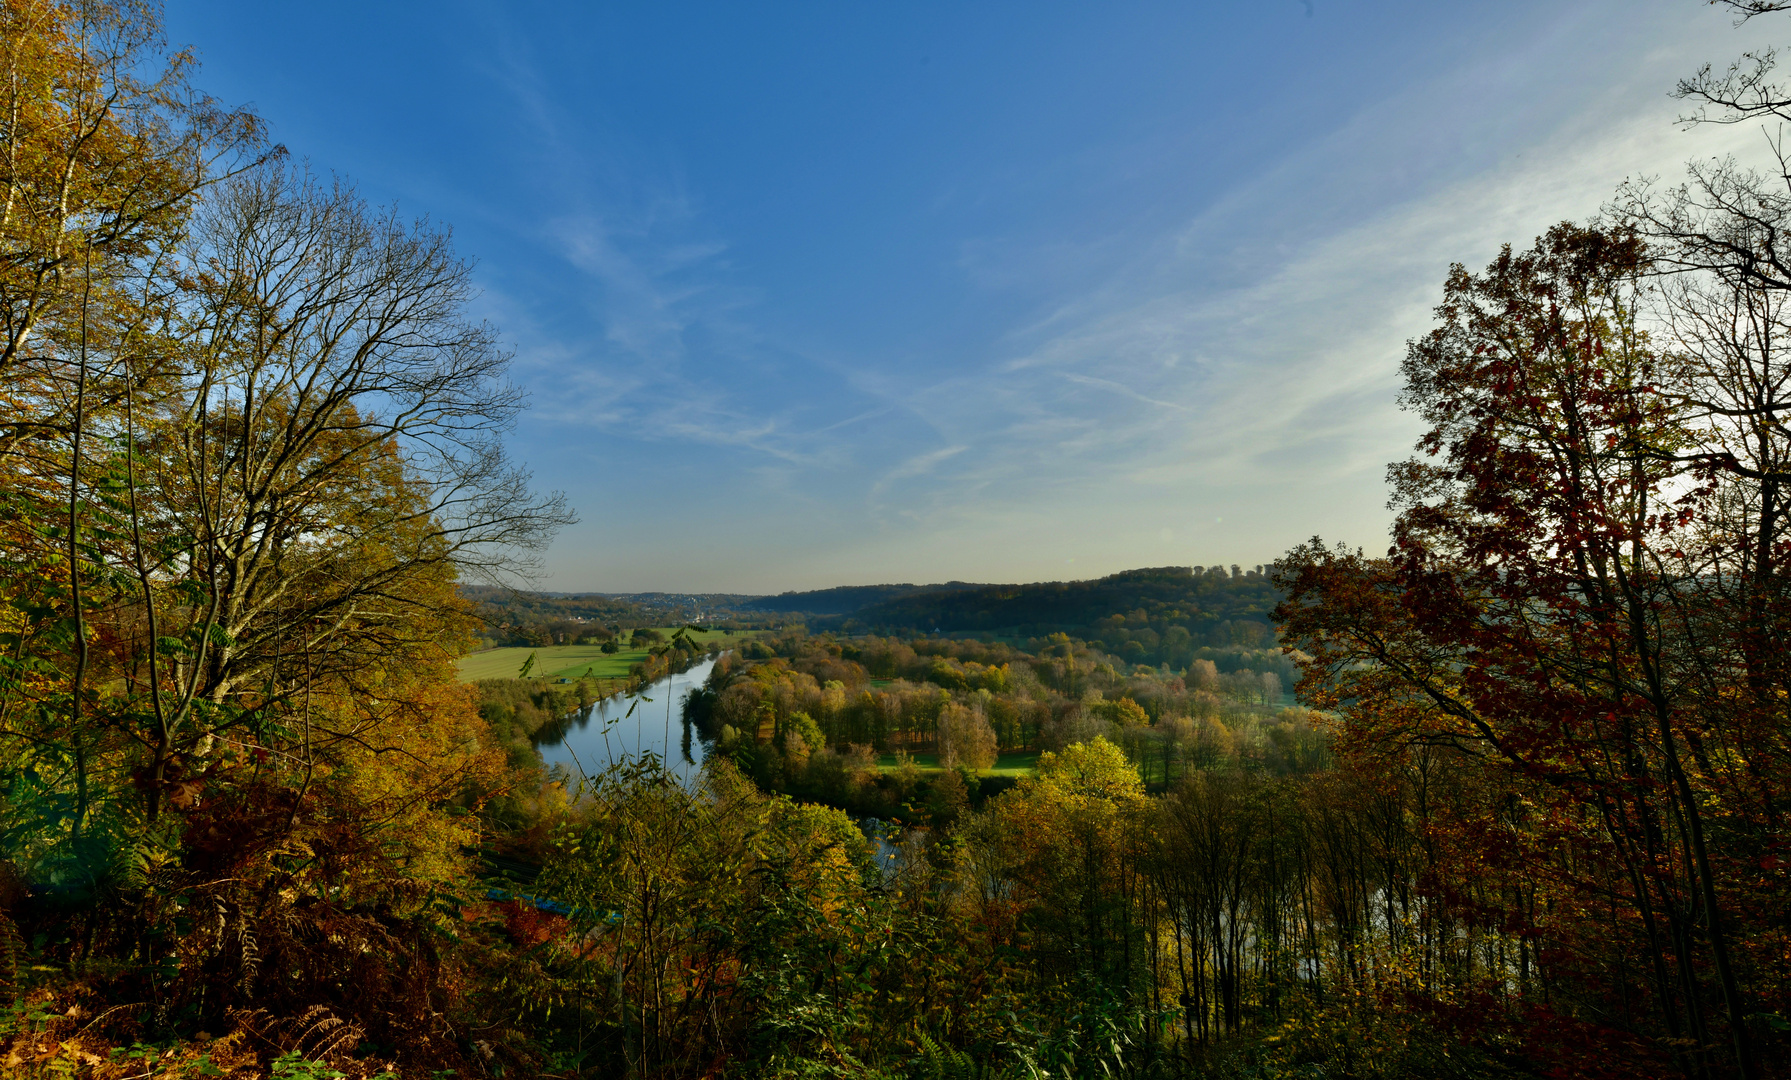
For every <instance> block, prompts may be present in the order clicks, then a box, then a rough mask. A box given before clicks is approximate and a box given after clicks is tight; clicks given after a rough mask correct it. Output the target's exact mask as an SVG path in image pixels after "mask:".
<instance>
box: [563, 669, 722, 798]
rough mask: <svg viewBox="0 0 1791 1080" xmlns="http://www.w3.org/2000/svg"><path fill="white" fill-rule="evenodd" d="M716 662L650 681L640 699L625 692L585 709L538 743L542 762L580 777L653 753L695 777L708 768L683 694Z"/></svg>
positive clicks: (698, 683)
mask: <svg viewBox="0 0 1791 1080" xmlns="http://www.w3.org/2000/svg"><path fill="white" fill-rule="evenodd" d="M714 666H715V661H713V660H704V661H703V662H702V663H700V664H697V665H696V666H695V667H693V668H691V669H690V670H689V671H682V672H679V673H678V674H676V675H668V676H666V677H665V678H663V679H660V680H658V681H656V682H653V683H650V684H648V686H647V688H646V689H645V690H643V691H641V693H640V694H639V695H638V696H636V697H630V696H628V695H626V694H623V695H620V696H617V697H612V698H605V699H604V700H602V701H599V702H598V703H597V704H595V705H593V706H591V707H590V708H588V709H580V710H579V711H578V712H576V713H574V714H573V715H572V716H570V717H568V718H567V720H566V722H565V724H564V725H563V726H560V727H559V731H558V735H557V737H556V738H553V739H552V741H546V740H544V741H541V742H538V743H536V744H535V746H536V748H537V749H539V750H540V751H541V760H542V761H544V762H546V763H547V766H548V768H552V767H553V766H555V765H564V766H566V768H567V769H568V770H569V771H570V772H571V773H572V775H573V776H575V777H576V776H578V775H579V774H580V773H581V772H583V773H588V774H592V775H595V774H597V773H600V772H602V771H603V770H604V769H605V768H607V767H609V765H611V764H612V763H613V762H615V760H616V759H617V758H619V757H621V756H622V755H624V754H626V755H628V756H629V757H639V756H640V755H642V754H646V753H653V754H658V755H659V757H660V760H662V761H664V762H665V763H666V765H667V766H668V767H670V768H671V770H672V771H673V772H675V773H677V774H678V775H679V776H681V777H683V778H685V779H689V778H690V777H692V776H695V775H696V773H697V771H698V770H699V769H701V768H702V767H703V742H702V740H701V739H699V738H697V734H696V732H695V731H694V730H692V729H689V728H686V727H685V725H684V695H685V694H687V693H689V692H690V691H691V690H694V689H696V688H697V687H700V686H702V685H703V683H704V682H705V681H706V680H707V679H708V678H709V670H710V669H711V668H713V667H714ZM631 706H632V707H633V710H634V714H633V715H632V716H630V715H628V712H629V708H630V707H631ZM544 730H550V731H551V730H552V729H551V728H549V729H544Z"/></svg>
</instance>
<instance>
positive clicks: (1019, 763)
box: [877, 750, 1039, 776]
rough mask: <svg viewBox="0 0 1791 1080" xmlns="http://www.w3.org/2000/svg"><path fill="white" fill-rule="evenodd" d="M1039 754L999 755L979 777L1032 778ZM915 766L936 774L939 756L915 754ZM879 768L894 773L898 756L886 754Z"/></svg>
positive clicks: (1017, 752) (1034, 751) (1017, 753)
mask: <svg viewBox="0 0 1791 1080" xmlns="http://www.w3.org/2000/svg"><path fill="white" fill-rule="evenodd" d="M1038 763H1039V752H1038V751H1037V750H1014V751H1010V752H1009V753H1005V754H1000V755H997V756H996V758H995V767H994V768H992V769H984V770H983V771H982V772H980V773H978V774H977V775H978V776H1031V775H1032V774H1033V770H1035V769H1036V768H1037V767H1038ZM914 765H915V767H916V768H918V769H919V770H920V771H921V772H923V773H936V772H939V771H941V770H940V768H939V755H938V754H915V755H914ZM877 767H878V768H879V769H882V770H883V771H884V772H893V771H894V770H895V767H896V756H895V755H894V754H884V755H882V756H881V757H879V758H878V759H877Z"/></svg>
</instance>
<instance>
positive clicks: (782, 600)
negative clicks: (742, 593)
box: [742, 581, 987, 615]
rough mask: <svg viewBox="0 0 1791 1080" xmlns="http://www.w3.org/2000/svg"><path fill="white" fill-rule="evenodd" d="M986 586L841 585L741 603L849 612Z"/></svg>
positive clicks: (797, 611) (788, 610)
mask: <svg viewBox="0 0 1791 1080" xmlns="http://www.w3.org/2000/svg"><path fill="white" fill-rule="evenodd" d="M981 588H987V586H983V585H973V584H970V583H969V582H964V581H948V582H946V583H945V584H943V585H908V584H902V585H840V586H837V587H835V588H831V589H814V590H811V591H809V592H785V593H779V594H777V595H776V596H760V597H755V598H753V599H752V600H750V601H749V602H747V603H746V604H744V605H742V606H743V607H745V608H747V609H748V610H751V611H771V612H780V613H784V614H791V615H851V614H853V613H855V612H859V611H863V610H864V609H865V608H868V607H871V606H873V605H877V604H884V603H888V602H890V601H892V600H898V599H901V598H903V597H908V596H914V595H917V594H922V593H926V594H932V593H942V592H960V591H963V590H966V589H981Z"/></svg>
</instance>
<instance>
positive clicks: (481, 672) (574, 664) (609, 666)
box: [460, 627, 750, 682]
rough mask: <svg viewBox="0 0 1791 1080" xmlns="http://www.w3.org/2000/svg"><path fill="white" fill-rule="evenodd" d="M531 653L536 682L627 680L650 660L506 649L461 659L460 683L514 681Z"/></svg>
mask: <svg viewBox="0 0 1791 1080" xmlns="http://www.w3.org/2000/svg"><path fill="white" fill-rule="evenodd" d="M673 629H676V628H675V627H673V628H661V629H660V631H659V632H660V633H662V634H664V635H665V636H666V637H667V638H670V637H671V636H672V630H673ZM689 636H690V639H691V640H692V641H695V642H696V643H698V644H699V645H706V644H708V643H709V642H711V641H714V640H716V639H718V638H719V639H721V640H722V641H738V640H742V639H744V638H746V637H748V636H750V635H749V634H747V633H745V632H736V633H735V634H733V635H732V636H731V637H730V636H729V635H727V634H724V633H722V632H721V631H720V630H704V631H702V632H700V633H699V632H697V631H695V630H693V631H691V632H690V634H689ZM530 653H534V654H535V667H534V669H533V670H531V671H530V672H529V677H530V678H535V679H576V678H579V677H581V676H583V675H584V674H585V673H586V671H589V672H590V674H591V677H592V678H594V679H626V678H627V677H628V669H629V668H630V667H631V666H633V665H635V664H638V663H640V662H641V661H643V660H645V659H646V658H647V650H646V649H630V648H624V649H623V650H622V651H621V652H618V653H610V654H607V655H606V654H605V653H604V652H603V650H602V649H600V648H598V647H597V646H596V645H543V646H539V647H530V646H526V645H524V646H506V647H504V648H501V649H487V650H485V651H484V652H478V653H473V654H472V655H470V656H463V657H461V658H460V681H461V682H475V681H477V680H479V679H514V678H516V675H517V672H519V671H521V670H522V665H523V662H524V661H525V660H527V659H528V658H529V654H530Z"/></svg>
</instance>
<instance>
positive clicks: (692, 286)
mask: <svg viewBox="0 0 1791 1080" xmlns="http://www.w3.org/2000/svg"><path fill="white" fill-rule="evenodd" d="M167 15H168V19H167V21H168V32H169V37H170V39H171V40H172V41H173V42H175V43H176V44H187V43H191V44H193V45H195V46H196V51H197V53H198V56H199V58H200V60H201V62H202V64H203V67H202V70H201V72H200V74H199V76H198V78H197V80H196V81H197V83H198V84H199V85H200V86H202V87H204V88H205V89H207V90H208V91H210V92H211V93H213V94H215V95H217V96H218V97H219V98H221V99H223V100H224V101H226V102H228V103H238V102H248V103H253V104H254V105H255V106H256V107H257V108H258V109H259V110H260V112H261V113H262V114H263V115H264V116H265V117H266V118H267V120H268V121H269V123H270V125H271V131H272V134H273V136H274V137H275V138H276V139H277V140H279V141H281V142H283V143H285V144H286V145H287V146H288V148H289V149H290V150H291V151H292V152H293V154H294V156H295V157H298V158H302V159H309V160H310V161H311V162H313V164H314V165H315V166H316V167H317V168H319V169H321V170H324V171H329V170H336V171H339V172H340V173H342V174H343V175H345V176H347V177H349V178H351V179H353V180H355V181H356V182H358V183H359V185H360V186H361V189H362V191H363V192H364V193H365V194H366V195H367V196H368V197H369V198H370V199H372V200H373V201H376V202H393V201H395V202H397V203H398V204H399V206H400V207H401V209H402V210H403V211H404V212H405V213H406V214H413V215H419V216H420V215H427V216H429V217H430V218H432V219H433V220H437V221H443V222H448V223H451V224H452V225H453V226H454V227H455V229H456V236H457V242H458V244H459V247H460V249H461V251H462V252H463V253H464V254H465V255H467V256H469V257H472V258H474V259H476V260H478V263H479V269H478V272H477V278H478V281H479V284H480V286H481V288H482V289H483V296H482V298H481V300H480V301H479V306H478V310H479V312H480V313H481V314H482V315H483V316H485V317H487V318H489V319H490V320H491V321H492V322H493V323H494V324H495V325H497V327H498V328H499V330H500V331H501V333H502V335H503V337H504V340H506V341H507V342H509V343H510V344H511V346H512V347H513V348H514V349H515V352H516V377H517V379H518V380H519V381H520V382H521V383H523V384H524V385H526V386H527V387H528V388H529V390H530V391H531V393H532V402H533V403H532V408H531V411H530V412H529V414H528V416H527V418H526V419H525V420H524V422H523V424H522V425H521V427H520V428H519V429H518V430H517V431H516V433H515V435H514V437H513V440H512V442H513V449H514V453H515V455H516V457H517V458H519V459H520V460H522V461H525V462H527V463H528V464H529V466H530V467H531V468H532V469H533V470H534V472H535V474H536V477H537V479H538V481H539V483H540V485H541V486H542V487H546V488H555V489H561V490H564V491H566V492H567V494H568V495H569V497H570V499H571V502H572V503H573V505H574V506H575V507H576V508H577V509H578V511H579V513H580V514H581V516H582V519H583V520H582V523H581V524H579V525H577V526H575V527H573V528H571V529H568V530H567V531H566V532H565V533H564V534H563V535H562V536H561V538H560V539H559V541H558V542H557V543H556V544H555V545H554V547H553V548H552V550H551V551H550V552H549V553H548V554H547V567H548V570H549V572H550V576H549V577H547V578H545V579H543V580H541V581H540V582H538V583H537V584H536V587H539V588H542V589H547V590H552V591H559V592H645V591H699V592H722V591H727V592H740V593H758V594H766V593H777V592H782V591H790V590H798V591H799V590H804V589H811V588H826V587H831V586H836V585H841V584H877V583H886V582H915V583H930V582H944V581H949V580H953V579H956V580H965V581H979V582H1002V583H1005V582H1021V581H1041V580H1066V579H1085V578H1095V577H1100V576H1103V575H1105V574H1108V573H1112V572H1115V571H1118V570H1124V569H1132V568H1136V567H1145V566H1165V565H1189V564H1198V565H1214V564H1224V565H1229V564H1231V563H1234V562H1236V563H1241V564H1252V565H1253V564H1255V563H1259V562H1266V561H1268V560H1272V559H1273V558H1275V557H1277V556H1278V555H1279V554H1280V553H1281V552H1282V551H1284V550H1286V549H1287V548H1288V547H1289V546H1291V545H1292V544H1295V543H1298V542H1300V541H1302V540H1304V539H1306V538H1307V537H1310V536H1312V535H1313V534H1315V533H1317V534H1322V535H1323V536H1324V537H1325V538H1326V539H1327V540H1334V541H1341V542H1345V543H1348V544H1351V545H1361V546H1364V547H1367V548H1369V549H1370V550H1376V549H1379V548H1381V547H1383V546H1384V544H1385V540H1386V527H1387V523H1388V520H1389V516H1390V515H1389V514H1388V512H1387V511H1386V509H1385V501H1386V494H1385V490H1384V484H1383V480H1382V477H1383V470H1384V468H1385V465H1386V463H1387V462H1389V461H1392V460H1395V459H1397V458H1399V457H1402V456H1404V455H1405V454H1406V453H1407V451H1408V449H1409V447H1410V445H1411V442H1412V439H1413V436H1414V435H1415V434H1416V431H1417V425H1416V424H1415V422H1414V421H1413V420H1412V419H1411V418H1409V417H1406V416H1404V415H1403V414H1401V413H1400V412H1399V410H1398V409H1397V407H1396V403H1395V396H1396V393H1397V389H1398V363H1399V360H1400V357H1401V355H1402V352H1403V343H1404V342H1405V341H1406V340H1407V339H1408V338H1410V337H1412V336H1414V335H1416V334H1419V333H1422V332H1423V331H1424V330H1425V329H1426V328H1427V325H1428V319H1429V310H1430V308H1431V306H1432V305H1434V304H1435V303H1436V301H1437V299H1438V297H1439V291H1440V283H1441V281H1442V279H1443V276H1444V274H1445V273H1446V271H1447V269H1448V266H1449V264H1450V263H1451V262H1454V261H1461V262H1464V263H1466V264H1468V265H1469V266H1478V265H1482V264H1484V263H1485V262H1486V261H1487V260H1488V259H1490V258H1491V257H1492V256H1493V255H1494V254H1495V253H1496V251H1497V248H1498V245H1499V244H1500V243H1502V242H1512V243H1516V244H1523V243H1527V242H1528V241H1529V240H1530V239H1531V238H1533V237H1534V236H1535V235H1536V234H1537V233H1539V232H1540V231H1542V230H1543V229H1544V228H1546V227H1547V226H1548V225H1550V224H1552V223H1553V222H1555V221H1557V220H1560V219H1563V218H1570V217H1571V218H1581V219H1583V218H1586V217H1589V216H1591V215H1593V214H1595V213H1597V211H1598V209H1599V207H1600V204H1601V203H1602V202H1603V201H1604V200H1606V199H1607V198H1609V197H1610V195H1611V193H1612V191H1613V189H1614V187H1615V186H1616V185H1617V184H1618V183H1619V182H1621V181H1622V180H1623V179H1625V178H1626V177H1631V176H1637V175H1657V176H1660V177H1662V178H1663V180H1664V181H1668V182H1670V181H1672V180H1674V179H1676V178H1677V177H1678V176H1679V175H1680V173H1681V170H1682V167H1683V162H1684V161H1685V160H1686V159H1688V158H1692V157H1707V156H1710V155H1713V154H1718V153H1723V152H1728V151H1730V150H1733V149H1740V150H1742V151H1743V152H1751V148H1755V147H1757V146H1759V144H1760V143H1761V134H1760V132H1759V130H1758V129H1757V128H1746V127H1737V128H1729V129H1722V130H1714V129H1712V130H1698V131H1692V132H1685V131H1682V130H1681V129H1680V128H1679V127H1677V126H1676V125H1675V124H1674V123H1673V120H1674V117H1675V116H1676V115H1678V113H1679V112H1680V111H1681V110H1680V107H1679V105H1678V104H1677V103H1676V102H1674V101H1672V100H1671V99H1670V98H1669V96H1668V91H1669V90H1670V88H1671V87H1672V85H1673V82H1674V80H1675V79H1676V78H1679V77H1681V76H1684V75H1688V74H1690V73H1691V72H1693V71H1694V70H1695V69H1696V68H1697V66H1698V65H1699V64H1701V63H1704V62H1706V61H1714V62H1716V63H1718V64H1724V63H1726V62H1727V61H1728V60H1729V59H1730V58H1732V57H1734V56H1736V55H1738V54H1739V53H1741V52H1742V51H1743V50H1745V49H1747V48H1750V47H1753V46H1755V45H1757V44H1759V43H1760V42H1761V41H1762V40H1764V39H1765V37H1767V36H1769V30H1770V29H1771V28H1768V27H1764V26H1752V25H1750V26H1748V27H1746V28H1743V29H1741V30H1736V29H1734V28H1732V26H1731V23H1730V19H1729V17H1728V16H1727V15H1725V14H1724V13H1723V12H1721V11H1718V10H1714V9H1710V8H1708V7H1704V6H1702V5H1697V4H1689V3H1686V2H1685V0H1631V2H1623V3H1618V2H1616V0H1586V2H1583V3H1573V4H1559V3H1543V2H1540V0H1516V2H1510V3H1504V4H1499V5H1491V4H1482V5H1435V4H1420V3H1416V2H1406V3H1391V2H1389V3H1367V2H1362V3H1339V2H1332V0H1311V2H1310V3H1303V2H1301V0H1286V2H1272V3H1262V4H1256V5H1236V4H1216V3H1211V4H1197V5H1187V4H1170V3H1159V4H1143V5H1135V6H1128V7H1126V8H1123V9H1120V8H1112V7H1094V6H1088V7H1073V6H1062V7H1049V8H1040V7H1036V6H1032V5H1019V4H1013V3H1008V4H999V5H996V4H988V5H976V6H974V7H965V6H959V5H944V4H934V5H920V6H910V7H905V8H903V9H901V10H900V11H896V10H894V9H889V10H883V9H874V8H870V7H838V6H830V5H821V4H789V5H778V6H777V7H775V8H773V9H768V10H762V9H749V8H744V7H733V6H727V5H690V4H673V5H640V6H638V7H635V8H632V9H629V8H602V9H598V8H592V7H589V6H586V5H576V4H569V3H540V4H531V5H505V6H504V7H502V8H501V9H497V8H492V9H488V8H485V7H483V6H477V5H471V4H461V3H450V4H446V5H435V4H432V5H428V6H424V5H421V4H414V3H399V4H390V5H377V6H375V5H354V6H351V5H347V4H327V3H326V4H322V5H307V6H304V7H302V8H299V7H293V8H266V7H262V6H256V5H234V4H224V3H221V2H215V0H177V2H175V3H172V4H170V5H169V7H168V12H167ZM374 103H377V107H375V105H374Z"/></svg>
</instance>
